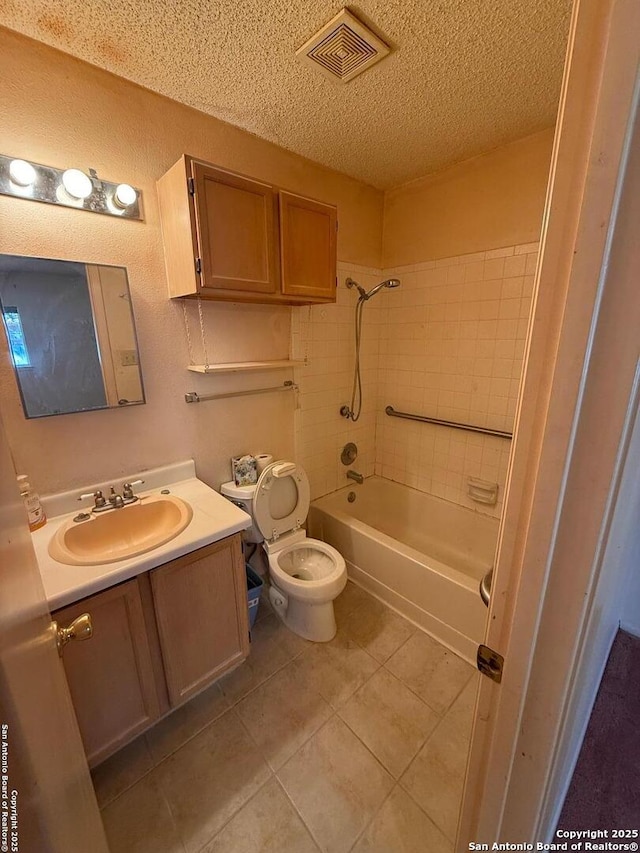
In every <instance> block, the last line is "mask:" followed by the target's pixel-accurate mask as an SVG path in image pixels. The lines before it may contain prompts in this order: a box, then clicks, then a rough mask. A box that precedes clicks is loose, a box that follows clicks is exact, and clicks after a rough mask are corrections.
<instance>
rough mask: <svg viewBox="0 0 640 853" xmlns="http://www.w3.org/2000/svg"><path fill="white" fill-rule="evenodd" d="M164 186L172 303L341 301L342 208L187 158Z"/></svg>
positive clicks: (163, 216)
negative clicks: (194, 299)
mask: <svg viewBox="0 0 640 853" xmlns="http://www.w3.org/2000/svg"><path fill="white" fill-rule="evenodd" d="M157 186H158V200H159V205H160V220H161V223H162V236H163V243H164V254H165V263H166V269H167V278H168V281H169V295H170V296H171V297H177V296H195V295H199V296H200V297H201V298H203V299H218V300H226V301H233V302H263V303H285V304H308V303H312V302H330V301H335V298H336V296H335V294H336V257H337V254H336V244H337V240H336V231H337V208H336V207H335V206H334V205H329V204H325V203H323V202H320V201H315V200H313V199H308V198H305V197H303V196H300V195H296V194H294V193H290V192H287V191H286V190H284V189H281V188H278V187H275V186H272V185H271V184H267V183H264V182H262V181H258V180H255V179H253V178H250V177H247V176H245V175H238V174H236V173H234V172H229V171H227V170H225V169H221V168H219V167H217V166H214V165H212V164H210V163H205V162H203V161H200V160H196V159H195V158H193V157H188V156H186V155H185V156H183V157H182V158H181V159H180V160H179V161H178V162H177V163H175V164H174V166H172V168H171V169H169V171H168V172H167V173H166V174H165V175H163V177H162V178H160V180H159V181H158V184H157Z"/></svg>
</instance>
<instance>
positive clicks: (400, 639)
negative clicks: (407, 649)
mask: <svg viewBox="0 0 640 853" xmlns="http://www.w3.org/2000/svg"><path fill="white" fill-rule="evenodd" d="M416 630H417V629H416V628H415V627H414V626H413V625H412V624H411V623H410V622H407V620H406V619H403V618H402V616H398V614H397V613H394V611H393V610H391V609H390V608H389V607H386V606H385V605H384V604H382V602H380V601H378V600H377V599H376V598H373V597H369V599H368V600H367V601H364V602H363V603H362V604H361V605H360V606H359V607H357V608H356V609H355V610H354V611H353V613H352V614H351V616H350V618H349V620H348V625H347V631H348V632H349V634H350V636H351V637H353V639H354V640H355V641H356V642H357V643H358V644H359V645H360V646H362V648H363V649H365V650H366V651H367V652H369V654H370V655H373V657H374V658H376V660H378V661H380V663H384V662H385V661H386V660H388V659H389V658H390V657H391V655H392V654H393V653H394V652H396V651H397V650H398V649H399V648H400V647H401V646H402V645H403V643H405V642H406V641H407V640H408V639H409V637H411V635H412V634H414V633H415V632H416Z"/></svg>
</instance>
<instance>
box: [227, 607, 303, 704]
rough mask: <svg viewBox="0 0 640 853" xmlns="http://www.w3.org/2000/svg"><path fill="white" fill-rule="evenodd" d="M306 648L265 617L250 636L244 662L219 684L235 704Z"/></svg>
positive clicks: (296, 638)
mask: <svg viewBox="0 0 640 853" xmlns="http://www.w3.org/2000/svg"><path fill="white" fill-rule="evenodd" d="M309 645H311V644H310V643H309V642H308V641H307V640H303V639H302V637H298V636H297V634H294V633H293V632H292V631H289V629H288V628H286V627H285V626H284V625H283V624H282V622H281V621H280V620H279V619H278V617H277V616H273V615H272V616H267V617H266V618H265V619H260V620H259V621H257V622H256V624H255V626H254V628H253V631H252V632H251V650H250V653H249V657H248V658H247V660H246V661H245V662H244V663H243V664H241V665H240V666H239V667H237V669H234V671H233V672H231V673H229V675H226V676H224V678H221V679H220V681H219V682H218V684H219V685H220V687H221V689H222V692H223V693H224V695H225V696H226V697H227V698H228V699H229V700H230V701H231V702H236V701H238V700H239V699H242V698H243V697H244V696H246V695H247V693H249V692H250V691H251V690H254V689H255V688H256V687H258V686H259V685H260V684H262V682H263V681H266V680H267V678H269V676H270V675H273V673H274V672H277V671H278V670H279V669H281V668H282V667H283V666H285V665H286V664H287V663H289V661H290V660H293V658H295V657H296V656H297V655H299V654H300V653H301V652H302V651H303V650H304V649H305V648H306V647H307V646H309Z"/></svg>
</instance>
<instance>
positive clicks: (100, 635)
mask: <svg viewBox="0 0 640 853" xmlns="http://www.w3.org/2000/svg"><path fill="white" fill-rule="evenodd" d="M82 613H89V614H90V615H91V621H92V624H93V636H92V637H91V638H90V639H88V640H84V641H82V642H79V641H77V640H76V641H74V642H71V643H69V644H68V645H67V646H65V648H64V653H63V658H62V660H63V664H64V668H65V671H66V674H67V681H68V682H69V689H70V692H71V697H72V699H73V707H74V709H75V712H76V717H77V718H78V725H79V727H80V733H81V735H82V740H83V743H84V748H85V752H86V754H87V760H88V762H89V765H90V766H93V765H95V764H98V763H99V762H100V761H102V760H103V759H105V758H107V756H109V755H111V753H113V752H115V751H116V750H117V749H119V747H121V746H123V745H124V744H125V743H126V742H127V741H130V740H131V739H132V738H133V737H135V736H136V735H137V734H138V733H139V732H141V731H143V730H144V729H147V728H148V727H149V725H150V724H151V723H152V722H153V720H155V719H156V718H157V717H158V716H159V714H160V702H159V699H158V693H157V690H156V684H155V680H154V674H153V666H152V661H151V654H150V649H149V642H148V639H147V633H146V630H145V621H144V616H143V609H142V603H141V599H140V592H139V589H138V582H137V580H136V579H134V580H131V581H127V582H126V583H122V584H120V585H118V586H114V587H111V589H108V590H105V591H104V592H100V593H98V594H97V595H93V596H91V597H90V598H85V599H83V600H82V601H79V602H77V603H75V604H72V605H70V606H69V607H65V608H63V609H61V610H58V611H56V612H55V613H54V614H53V618H54V619H55V620H56V621H57V623H58V625H60V626H66V625H68V624H69V623H70V622H72V621H73V620H74V619H75V618H76V617H77V616H80V614H82Z"/></svg>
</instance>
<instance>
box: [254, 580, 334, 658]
mask: <svg viewBox="0 0 640 853" xmlns="http://www.w3.org/2000/svg"><path fill="white" fill-rule="evenodd" d="M269 597H270V599H271V603H272V604H273V609H274V610H275V612H276V614H277V615H278V616H279V617H280V619H281V620H282V621H283V622H284V624H285V625H286V626H287V628H288V629H289V630H290V631H293V633H294V634H298V636H299V637H304V639H305V640H311V641H312V642H314V643H328V642H329V640H333V638H334V637H335V635H336V631H337V630H338V628H337V625H336V617H335V614H334V612H333V601H324V602H320V603H315V602H307V601H300V600H296V599H295V598H291V596H290V595H286V594H285V593H283V592H281V591H280V590H279V589H278V587H277V586H276V585H275V584H274V583H273V581H272V582H271V590H270V595H269Z"/></svg>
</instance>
